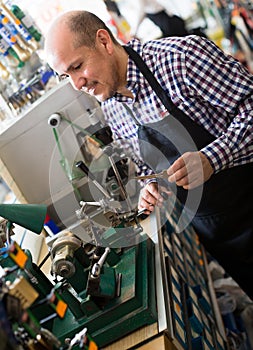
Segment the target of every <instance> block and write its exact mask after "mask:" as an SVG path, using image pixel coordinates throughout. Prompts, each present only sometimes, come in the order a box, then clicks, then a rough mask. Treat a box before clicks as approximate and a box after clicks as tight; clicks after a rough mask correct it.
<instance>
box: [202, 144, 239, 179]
mask: <svg viewBox="0 0 253 350" xmlns="http://www.w3.org/2000/svg"><path fill="white" fill-rule="evenodd" d="M201 152H202V153H203V154H204V155H205V156H206V157H207V158H208V160H209V162H210V164H211V166H212V168H213V170H214V173H218V172H219V171H221V170H223V169H226V168H230V167H231V166H233V163H234V162H233V154H232V152H231V149H230V148H229V147H228V145H227V143H225V142H224V141H222V140H220V139H217V140H215V141H213V142H212V143H211V144H209V145H208V146H206V147H205V148H203V149H201Z"/></svg>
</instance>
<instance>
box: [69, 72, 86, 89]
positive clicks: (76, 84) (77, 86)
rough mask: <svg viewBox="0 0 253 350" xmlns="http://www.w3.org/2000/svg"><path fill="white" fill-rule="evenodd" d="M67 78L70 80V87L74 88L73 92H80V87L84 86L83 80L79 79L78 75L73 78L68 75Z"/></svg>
mask: <svg viewBox="0 0 253 350" xmlns="http://www.w3.org/2000/svg"><path fill="white" fill-rule="evenodd" d="M69 78H70V79H69V80H70V83H71V85H72V86H73V88H74V89H75V90H81V89H82V87H83V86H84V84H85V81H84V80H83V78H81V77H80V76H78V75H75V76H73V75H70V76H69Z"/></svg>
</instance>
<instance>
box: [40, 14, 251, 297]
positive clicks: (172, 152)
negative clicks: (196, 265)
mask: <svg viewBox="0 0 253 350" xmlns="http://www.w3.org/2000/svg"><path fill="white" fill-rule="evenodd" d="M131 49H133V50H134V52H135V53H136V52H137V53H138V54H139V55H140V56H138V57H141V58H142V61H141V62H142V63H141V64H140V63H138V64H137V63H136V62H137V58H136V57H135V55H134V52H133V50H131ZM45 51H46V55H47V60H48V63H49V64H50V65H51V67H52V68H53V69H54V70H55V71H56V72H57V73H58V74H59V76H60V77H62V78H64V77H68V78H69V79H70V81H71V82H72V84H73V86H74V87H75V88H76V89H78V90H81V91H86V92H88V93H89V94H91V95H93V96H95V97H96V98H97V99H98V100H99V101H101V103H102V108H103V110H104V112H105V116H106V118H107V121H108V123H109V124H110V126H111V129H112V131H113V134H114V138H115V139H123V140H124V141H128V142H129V143H130V146H131V147H132V149H133V150H134V156H135V158H136V159H137V160H138V165H139V167H140V168H141V169H142V170H143V169H144V172H146V170H145V166H144V165H145V163H147V164H149V167H150V168H151V169H152V171H157V170H158V169H159V170H161V168H163V169H165V168H167V176H168V177H167V183H168V184H169V185H170V187H172V188H173V186H174V187H175V191H176V195H177V196H178V198H179V199H180V201H181V202H182V203H183V204H184V205H185V207H186V210H187V211H188V212H189V213H190V214H191V215H192V218H193V219H192V224H193V226H194V227H195V229H196V231H197V232H198V234H199V237H200V239H201V241H202V242H203V244H204V245H205V246H206V248H207V250H208V251H209V252H210V253H211V254H212V255H213V256H214V257H215V258H217V259H218V261H219V262H220V263H221V264H222V265H223V266H224V268H225V269H226V271H227V272H228V273H229V274H230V275H231V276H232V277H233V278H234V279H235V280H236V281H237V282H238V283H239V284H240V286H241V287H242V288H243V289H244V290H245V291H246V293H247V294H248V295H249V296H250V297H251V298H253V287H252V286H251V285H252V283H248V281H249V280H252V279H253V254H252V248H253V205H252V199H251V198H252V197H251V196H252V195H253V181H252V179H253V177H252V175H253V170H252V169H253V163H252V160H253V142H252V135H253V126H252V120H253V118H252V117H253V97H252V91H253V76H252V75H251V74H250V73H249V72H248V71H247V70H246V69H245V68H244V67H243V66H242V65H241V64H240V63H239V62H237V61H235V60H234V59H233V58H232V57H230V56H226V55H225V54H224V53H223V52H222V51H221V50H219V49H218V48H217V47H216V46H215V45H214V44H213V43H212V42H210V41H208V40H206V39H205V38H199V37H196V36H188V37H184V38H179V37H171V38H165V39H160V40H156V41H151V42H146V43H145V44H143V45H141V43H140V42H139V41H138V40H133V41H132V42H130V43H129V44H128V45H127V47H123V46H121V45H120V44H119V43H118V42H117V41H116V40H115V38H114V37H113V35H112V34H111V32H110V30H109V29H108V28H107V27H106V25H105V24H104V23H103V22H102V21H101V20H100V19H99V18H97V17H96V16H95V15H93V14H91V13H88V12H85V11H72V12H68V13H65V14H63V15H61V16H60V17H58V18H57V19H56V20H55V21H54V22H53V23H52V25H51V28H50V30H49V32H48V34H47V37H46V41H45ZM143 61H144V62H145V63H146V64H147V66H148V68H149V69H150V71H151V72H152V74H153V76H154V77H155V78H156V79H157V81H158V82H159V83H160V87H161V90H162V91H161V90H160V92H161V94H160V93H159V92H157V91H156V92H155V91H154V86H153V85H152V84H153V83H150V82H148V80H147V74H146V73H143V65H144V62H143ZM137 65H138V67H139V68H137ZM140 66H142V67H141V68H140ZM140 70H141V71H142V72H141V71H140ZM143 74H144V75H145V77H144V75H143ZM152 74H151V75H152ZM150 84H151V85H152V86H151V85H150ZM163 92H165V95H166V96H167V97H168V99H169V98H170V99H171V103H169V107H165V105H166V104H167V102H166V101H163V103H162V102H161V100H160V98H161V95H162V94H163ZM168 109H169V110H170V112H168ZM172 114H173V116H172ZM150 123H152V126H154V127H155V126H156V125H158V131H159V132H160V133H159V135H158V137H155V138H156V140H155V141H154V142H156V141H158V144H156V146H155V147H154V152H152V148H151V151H149V154H145V151H147V150H149V145H148V142H147V144H146V146H145V143H144V146H145V147H143V146H142V151H141V154H140V145H139V140H138V137H139V138H140V132H139V131H140V130H142V129H143V124H145V125H146V124H149V126H150V125H151V124H150ZM150 130H152V127H151V129H150ZM150 130H149V131H150ZM142 131H143V130H142ZM164 135H165V136H164ZM153 136H154V135H152V137H153ZM156 136H157V135H156ZM147 140H149V138H148V139H147ZM171 140H172V141H171ZM188 141H189V142H188ZM152 142H153V141H152ZM195 146H196V147H195ZM160 151H161V156H159V154H160V153H159V152H160ZM151 153H154V154H155V156H154V157H152V154H151ZM164 155H165V159H166V161H164V159H163V158H164ZM167 161H168V162H167ZM166 162H167V163H166ZM147 172H151V170H150V169H148V171H147ZM189 198H190V200H188V199H189ZM161 202H162V196H161V194H160V193H159V188H158V186H157V183H156V182H153V181H152V182H149V183H147V185H146V186H145V187H144V188H143V190H142V191H141V195H140V200H139V208H140V209H141V208H144V209H146V213H148V214H149V213H150V212H152V211H153V209H154V205H159V204H160V203H161ZM192 203H194V205H195V207H194V205H193V206H192Z"/></svg>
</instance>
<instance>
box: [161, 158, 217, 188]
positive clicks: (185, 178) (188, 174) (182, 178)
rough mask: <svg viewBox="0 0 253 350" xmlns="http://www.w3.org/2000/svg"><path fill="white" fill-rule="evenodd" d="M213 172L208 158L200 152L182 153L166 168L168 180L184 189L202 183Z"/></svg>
mask: <svg viewBox="0 0 253 350" xmlns="http://www.w3.org/2000/svg"><path fill="white" fill-rule="evenodd" d="M213 172H214V171H213V168H212V166H211V164H210V162H209V160H208V159H207V158H206V156H205V155H204V154H203V153H201V152H186V153H184V154H183V155H182V156H181V157H179V158H178V159H177V160H176V161H175V162H174V163H173V164H172V165H171V166H170V167H169V168H168V170H167V174H168V181H169V182H175V183H176V184H177V186H182V187H183V188H184V189H186V190H190V189H193V188H195V187H197V186H199V185H201V184H203V183H204V182H206V181H207V180H208V179H209V178H210V177H211V175H212V174H213Z"/></svg>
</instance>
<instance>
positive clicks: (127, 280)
mask: <svg viewBox="0 0 253 350" xmlns="http://www.w3.org/2000/svg"><path fill="white" fill-rule="evenodd" d="M113 268H114V269H115V273H116V274H120V275H121V276H122V277H121V284H120V295H119V296H118V297H115V298H113V299H111V300H110V301H109V302H108V303H107V304H106V305H104V306H103V307H102V308H101V307H97V308H95V309H94V304H93V303H92V302H90V300H89V299H88V300H86V301H85V302H84V305H82V307H83V308H84V309H86V310H87V311H88V310H89V308H91V309H92V308H93V310H91V312H90V313H89V312H87V313H86V315H85V316H84V317H81V318H78V319H77V318H76V317H74V315H73V314H72V312H71V311H70V309H68V310H67V312H66V315H65V317H64V318H63V319H59V318H57V319H55V320H54V324H53V328H52V332H53V334H54V335H55V336H57V337H58V338H59V339H60V340H61V341H62V342H64V340H65V339H66V338H71V337H73V336H74V335H75V334H76V333H78V332H79V331H80V330H82V329H83V328H84V327H86V328H87V329H88V332H89V334H90V335H91V336H92V338H93V339H94V340H95V342H96V343H97V344H98V346H99V347H102V346H105V345H108V344H109V343H111V342H113V341H116V340H118V339H119V338H121V337H122V336H124V335H127V334H128V333H130V332H133V331H134V330H136V329H138V328H140V327H142V326H144V325H148V324H152V323H154V322H156V321H157V309H156V292H155V290H156V288H155V262H154V243H153V242H152V241H151V240H150V239H147V240H145V241H143V242H141V243H140V244H138V245H136V246H133V247H130V248H125V249H124V252H123V254H122V255H121V258H120V261H119V262H118V263H117V265H115V266H114V267H113Z"/></svg>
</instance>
